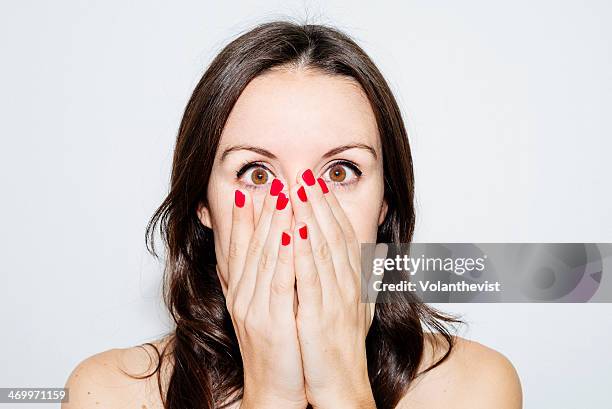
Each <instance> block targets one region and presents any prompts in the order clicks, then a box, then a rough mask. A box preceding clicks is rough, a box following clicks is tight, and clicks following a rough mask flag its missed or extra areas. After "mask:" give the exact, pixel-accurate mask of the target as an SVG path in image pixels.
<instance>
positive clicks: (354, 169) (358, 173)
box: [236, 159, 363, 190]
mask: <svg viewBox="0 0 612 409" xmlns="http://www.w3.org/2000/svg"><path fill="white" fill-rule="evenodd" d="M336 165H343V166H346V167H347V168H349V169H350V170H351V171H352V172H353V173H354V174H355V179H354V180H352V181H350V182H334V181H331V180H329V179H325V182H326V183H331V184H332V185H334V186H336V187H340V188H348V187H350V186H351V185H353V184H355V183H357V182H358V181H359V179H360V178H361V177H362V176H363V172H362V171H361V170H360V169H359V167H358V166H357V165H356V164H354V163H353V162H351V161H348V160H344V159H338V160H334V161H333V162H330V163H329V164H327V165H326V168H325V170H324V171H323V175H325V173H327V172H329V170H330V169H331V168H333V167H334V166H336ZM252 168H262V169H264V170H265V171H267V172H270V174H271V175H272V176H273V177H276V175H275V174H274V172H272V171H271V170H270V169H269V168H268V167H267V166H265V165H264V163H263V162H245V163H244V164H242V166H241V167H240V169H239V170H238V171H237V172H236V180H237V181H238V182H241V183H242V184H243V185H244V187H246V188H247V189H254V190H257V189H261V188H263V187H265V186H267V185H268V184H267V183H266V184H265V185H261V186H255V185H250V184H247V183H244V182H242V181H241V180H240V179H241V177H242V176H243V175H244V174H245V173H246V172H248V171H249V170H251V169H252Z"/></svg>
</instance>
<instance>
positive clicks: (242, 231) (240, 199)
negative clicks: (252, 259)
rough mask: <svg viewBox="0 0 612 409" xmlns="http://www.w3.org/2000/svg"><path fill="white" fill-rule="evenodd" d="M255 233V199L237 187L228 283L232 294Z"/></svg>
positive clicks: (233, 210)
mask: <svg viewBox="0 0 612 409" xmlns="http://www.w3.org/2000/svg"><path fill="white" fill-rule="evenodd" d="M252 234H253V201H252V199H251V195H250V194H248V192H247V193H246V194H245V192H244V191H242V190H239V189H237V190H236V191H235V192H234V208H233V209H232V230H231V232H230V243H229V251H228V273H227V275H228V283H227V288H228V291H229V293H230V294H234V293H235V290H236V285H237V283H238V282H239V281H240V278H241V277H242V273H243V271H244V264H245V259H246V255H247V252H248V248H249V242H250V240H251V235H252Z"/></svg>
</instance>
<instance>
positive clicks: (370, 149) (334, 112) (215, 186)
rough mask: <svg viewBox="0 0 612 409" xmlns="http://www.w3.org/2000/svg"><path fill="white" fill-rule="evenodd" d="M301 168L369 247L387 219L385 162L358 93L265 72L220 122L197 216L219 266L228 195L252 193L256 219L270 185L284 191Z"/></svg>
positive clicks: (315, 79) (345, 86) (336, 82)
mask: <svg viewBox="0 0 612 409" xmlns="http://www.w3.org/2000/svg"><path fill="white" fill-rule="evenodd" d="M305 169H312V171H313V172H314V174H315V177H321V178H323V179H324V180H325V181H326V182H327V185H328V186H329V188H330V189H333V192H334V193H335V195H336V196H337V198H338V200H339V202H340V204H341V205H342V207H343V209H344V211H345V213H346V214H347V216H348V218H349V220H350V221H351V222H352V224H353V228H354V230H355V233H356V234H357V238H358V239H359V241H360V242H361V243H366V242H370V243H372V242H375V241H376V234H377V229H378V225H379V224H380V223H382V221H383V220H384V216H385V213H386V204H385V202H384V199H383V195H384V185H383V162H382V151H381V146H380V138H379V135H378V129H377V125H376V119H375V117H374V113H373V112H372V109H371V107H370V104H369V101H368V99H367V96H366V95H365V93H364V91H363V90H362V88H361V87H360V86H359V85H358V83H357V82H355V81H354V80H349V79H347V78H344V77H339V76H329V75H324V74H322V73H320V72H316V71H312V70H310V71H309V70H291V71H289V70H274V71H271V72H267V73H266V74H263V75H261V76H259V77H257V78H255V79H254V80H253V81H251V82H250V83H249V85H248V86H247V87H246V88H245V89H244V91H243V92H242V94H241V95H240V97H239V98H238V101H237V102H236V104H235V106H234V108H233V110H232V112H231V114H230V116H229V118H228V120H227V122H226V124H225V128H224V129H223V132H222V135H221V140H220V142H219V147H218V149H217V153H216V155H215V160H214V163H213V167H212V172H211V176H210V181H209V184H208V207H207V208H206V207H201V208H200V209H199V211H198V214H199V217H200V220H201V221H202V223H203V224H204V225H206V226H208V227H210V228H212V230H213V232H214V238H215V251H216V255H217V262H218V263H219V264H221V265H225V264H226V263H227V254H228V250H229V240H230V231H231V227H232V226H231V223H232V206H233V200H234V191H235V190H236V189H238V188H239V189H241V190H242V191H243V192H249V193H250V194H251V196H252V198H253V204H254V211H255V215H254V216H255V217H254V220H255V221H257V219H258V216H259V212H260V211H261V208H262V204H263V200H264V197H265V195H266V194H269V193H268V192H269V190H270V184H271V183H272V180H273V179H274V178H278V179H280V180H281V181H282V182H283V184H284V185H285V187H284V191H285V193H287V192H286V191H287V190H288V189H289V188H290V187H291V186H293V184H295V183H296V180H297V178H298V176H299V175H298V173H299V172H300V171H303V170H305ZM294 223H295V221H294V222H293V224H294ZM224 270H225V269H220V273H221V274H222V275H223V280H224V281H226V280H227V277H226V276H225V275H226V274H227V273H226V272H225V271H224Z"/></svg>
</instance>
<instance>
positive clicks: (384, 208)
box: [378, 199, 389, 226]
mask: <svg viewBox="0 0 612 409" xmlns="http://www.w3.org/2000/svg"><path fill="white" fill-rule="evenodd" d="M388 210H389V205H387V201H386V200H385V199H383V202H382V205H381V206H380V213H379V214H378V225H379V226H380V225H381V224H382V223H383V222H384V221H385V217H387V211H388Z"/></svg>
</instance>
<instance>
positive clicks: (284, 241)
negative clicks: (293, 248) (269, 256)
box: [281, 232, 291, 246]
mask: <svg viewBox="0 0 612 409" xmlns="http://www.w3.org/2000/svg"><path fill="white" fill-rule="evenodd" d="M281 243H282V245H283V246H288V245H289V243H291V236H290V235H288V234H287V233H285V232H283V235H282V236H281Z"/></svg>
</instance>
